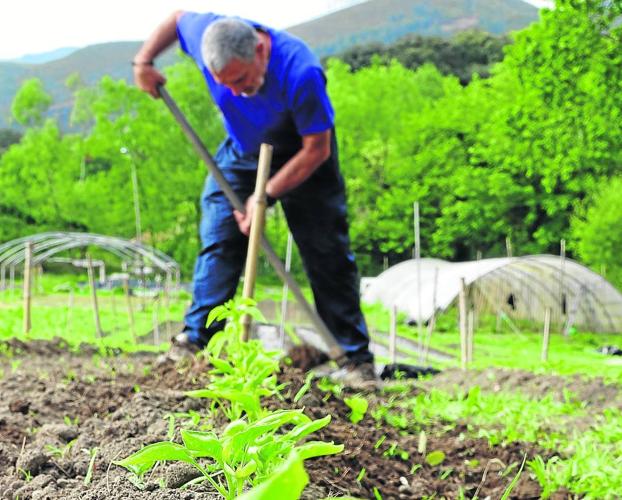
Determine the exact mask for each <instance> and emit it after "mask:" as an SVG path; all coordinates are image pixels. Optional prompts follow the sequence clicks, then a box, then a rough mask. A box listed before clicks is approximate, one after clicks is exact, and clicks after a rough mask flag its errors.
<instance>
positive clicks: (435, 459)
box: [425, 450, 445, 467]
mask: <svg viewBox="0 0 622 500" xmlns="http://www.w3.org/2000/svg"><path fill="white" fill-rule="evenodd" d="M444 460H445V453H444V452H443V451H441V450H434V451H431V452H430V453H428V454H427V455H426V456H425V461H426V463H427V464H428V465H429V466H430V467H436V466H437V465H440V464H442V463H443V462H444Z"/></svg>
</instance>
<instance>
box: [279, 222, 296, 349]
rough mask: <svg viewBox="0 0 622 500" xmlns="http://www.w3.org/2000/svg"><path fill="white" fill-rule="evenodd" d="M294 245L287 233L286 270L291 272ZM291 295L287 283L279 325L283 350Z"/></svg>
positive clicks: (291, 237)
mask: <svg viewBox="0 0 622 500" xmlns="http://www.w3.org/2000/svg"><path fill="white" fill-rule="evenodd" d="M293 245H294V237H293V235H292V233H291V231H290V232H288V233H287V250H286V252H285V270H286V271H287V272H289V271H290V270H291V268H292V247H293ZM288 295H289V287H288V286H287V282H285V283H283V295H282V296H281V324H280V325H279V344H280V346H281V349H283V348H284V345H285V319H286V318H287V296H288Z"/></svg>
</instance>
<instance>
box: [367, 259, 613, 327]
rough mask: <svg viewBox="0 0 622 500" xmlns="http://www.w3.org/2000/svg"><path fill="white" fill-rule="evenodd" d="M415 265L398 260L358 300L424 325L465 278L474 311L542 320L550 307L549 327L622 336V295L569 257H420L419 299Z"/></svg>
mask: <svg viewBox="0 0 622 500" xmlns="http://www.w3.org/2000/svg"><path fill="white" fill-rule="evenodd" d="M417 269H418V266H417V261H416V260H414V259H413V260H408V261H405V262H401V263H400V264H397V265H395V266H393V267H391V268H389V269H387V270H386V271H385V272H383V273H382V274H380V275H379V276H378V277H377V278H375V279H373V281H371V283H369V282H368V285H367V287H366V289H365V290H364V291H363V294H362V299H363V301H365V302H367V303H375V302H381V303H382V304H383V305H384V306H386V307H391V306H393V305H395V306H396V307H397V310H398V311H400V312H402V313H404V314H406V315H407V317H408V319H409V320H410V321H413V322H418V321H419V320H421V321H424V322H426V321H428V320H429V319H430V318H431V317H432V315H433V313H434V311H437V312H440V311H444V310H445V309H447V308H448V307H450V306H451V305H452V304H453V303H454V302H455V301H456V300H457V297H458V294H459V292H460V279H461V278H464V281H465V284H466V286H467V289H468V294H469V298H470V299H469V300H470V303H471V304H472V306H473V307H474V308H475V309H476V310H477V311H478V312H482V311H485V312H490V313H495V314H499V313H504V314H506V315H507V316H509V317H511V318H517V319H528V320H532V321H539V322H542V321H543V320H544V315H545V310H546V309H547V308H551V320H552V322H553V323H559V324H561V323H565V324H572V325H576V326H577V327H579V328H581V329H583V330H587V331H592V332H622V294H621V293H620V292H619V291H618V290H617V289H616V288H614V287H613V286H612V285H611V284H610V283H609V282H608V281H607V280H606V279H604V278H603V277H602V276H600V275H599V274H597V273H594V272H593V271H591V270H589V269H588V268H586V267H585V266H582V265H581V264H579V263H577V262H575V261H572V260H570V259H565V260H562V259H561V258H560V257H558V256H554V255H533V256H524V257H508V258H498V259H483V260H479V261H472V262H457V263H452V262H447V261H444V260H440V259H430V258H422V259H421V262H420V269H421V277H420V282H421V300H420V301H419V299H418V290H417V288H418V286H417V281H418V280H417V272H418V271H417Z"/></svg>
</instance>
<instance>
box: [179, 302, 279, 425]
mask: <svg viewBox="0 0 622 500" xmlns="http://www.w3.org/2000/svg"><path fill="white" fill-rule="evenodd" d="M253 304H254V302H252V301H251V300H249V299H240V300H239V301H237V302H233V301H229V302H227V303H226V304H224V305H223V306H219V307H216V308H214V309H213V310H212V312H211V313H210V315H209V317H208V324H210V323H212V322H213V321H216V320H223V319H227V318H228V319H229V321H228V322H227V324H226V326H225V329H224V330H223V331H222V332H219V333H217V334H216V335H214V336H213V337H212V339H211V340H210V343H209V344H208V346H207V348H206V350H205V353H206V356H207V358H208V360H209V362H210V363H211V364H212V365H213V366H214V368H213V369H212V370H211V371H210V372H209V375H210V377H211V382H210V383H209V384H208V386H207V387H206V388H205V389H199V390H196V391H189V392H187V393H186V394H187V395H188V396H190V397H195V398H209V399H212V400H213V401H214V403H215V405H213V408H214V409H216V408H220V409H221V410H222V411H223V413H224V414H225V415H226V416H227V418H228V419H229V420H237V419H239V418H241V417H242V416H244V415H246V416H247V418H248V419H249V420H250V421H253V420H257V419H259V418H261V417H262V416H264V415H265V414H266V412H265V411H264V410H263V409H262V407H261V398H263V397H268V396H273V395H275V394H277V393H278V392H279V389H280V388H279V386H278V385H277V380H276V375H275V373H277V372H278V370H279V363H278V360H277V353H276V352H267V351H265V350H264V349H263V346H262V345H261V342H260V341H258V340H250V341H248V342H243V341H242V339H241V334H242V330H243V329H242V324H241V321H242V318H243V316H244V314H245V313H248V314H250V315H251V316H253V317H255V318H259V319H262V316H261V314H260V313H259V311H258V310H257V309H256V308H254V306H253Z"/></svg>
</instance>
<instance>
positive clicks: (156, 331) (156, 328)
mask: <svg viewBox="0 0 622 500" xmlns="http://www.w3.org/2000/svg"><path fill="white" fill-rule="evenodd" d="M159 304H160V297H159V295H156V296H155V300H154V301H153V311H152V321H153V343H154V345H160V321H159V319H158V307H159Z"/></svg>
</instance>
